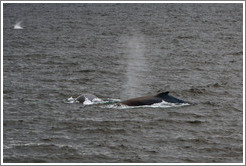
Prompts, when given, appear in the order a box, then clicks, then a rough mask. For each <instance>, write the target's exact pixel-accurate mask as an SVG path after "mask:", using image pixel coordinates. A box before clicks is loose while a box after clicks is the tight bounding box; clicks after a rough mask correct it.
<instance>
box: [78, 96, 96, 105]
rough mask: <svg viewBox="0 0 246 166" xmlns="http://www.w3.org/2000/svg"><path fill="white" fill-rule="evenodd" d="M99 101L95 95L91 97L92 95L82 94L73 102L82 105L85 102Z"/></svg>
mask: <svg viewBox="0 0 246 166" xmlns="http://www.w3.org/2000/svg"><path fill="white" fill-rule="evenodd" d="M97 99H99V98H98V97H96V96H95V95H92V94H84V95H80V96H79V97H77V98H76V99H75V102H78V103H84V102H85V101H86V100H89V101H91V102H92V101H93V100H97Z"/></svg>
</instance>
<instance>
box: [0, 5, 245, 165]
mask: <svg viewBox="0 0 246 166" xmlns="http://www.w3.org/2000/svg"><path fill="white" fill-rule="evenodd" d="M18 21H22V23H21V26H22V28H23V29H14V26H13V25H14V24H15V23H17V22H18ZM3 23H4V25H3V118H4V119H3V152H4V154H3V157H4V162H6V163H9V162H11V163H12V162H66V163H73V162H79V163H85V162H130V163H132V162H160V163H170V162H177V163H179V162H197V163H198V162H226V163H227V162H242V161H243V5H242V4H4V8H3ZM161 91H170V94H172V95H173V96H175V97H178V98H180V99H182V100H186V101H189V102H192V103H195V105H190V106H184V107H170V108H159V107H157V108H151V107H146V108H145V107H141V108H126V109H117V108H111V107H101V106H98V105H91V106H83V105H81V104H68V103H66V102H64V99H67V98H69V97H71V96H72V97H77V96H79V95H80V94H83V93H92V94H95V95H97V96H98V97H100V98H104V99H122V100H123V99H128V98H130V97H138V96H141V95H148V94H156V93H158V92H161Z"/></svg>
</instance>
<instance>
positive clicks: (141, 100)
mask: <svg viewBox="0 0 246 166" xmlns="http://www.w3.org/2000/svg"><path fill="white" fill-rule="evenodd" d="M168 93H169V92H168V91H167V92H162V93H159V94H157V95H154V96H143V97H137V98H133V99H129V100H125V101H122V102H121V104H124V105H128V106H142V105H152V104H155V103H160V102H162V101H165V102H168V103H186V102H185V101H183V100H180V99H177V98H175V97H173V96H171V95H169V94H168Z"/></svg>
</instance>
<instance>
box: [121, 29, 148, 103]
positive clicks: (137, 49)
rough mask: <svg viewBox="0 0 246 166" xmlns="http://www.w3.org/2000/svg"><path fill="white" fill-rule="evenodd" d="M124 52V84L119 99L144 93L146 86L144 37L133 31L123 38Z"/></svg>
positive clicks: (146, 67)
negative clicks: (130, 34)
mask: <svg viewBox="0 0 246 166" xmlns="http://www.w3.org/2000/svg"><path fill="white" fill-rule="evenodd" d="M123 40H124V42H123V44H124V49H125V50H124V52H125V54H124V55H125V58H123V59H124V60H125V63H126V74H125V84H124V85H123V89H122V91H121V96H120V97H121V99H128V98H132V97H137V96H141V95H143V94H146V91H147V89H146V87H144V84H145V81H146V78H147V74H146V73H147V69H148V66H147V64H146V58H145V39H144V36H143V35H140V34H139V33H134V34H133V35H132V36H130V37H125V38H124V39H123Z"/></svg>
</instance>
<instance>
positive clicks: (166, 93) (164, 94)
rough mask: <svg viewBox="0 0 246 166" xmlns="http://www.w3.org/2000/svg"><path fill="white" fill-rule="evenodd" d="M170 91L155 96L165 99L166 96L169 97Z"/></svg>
mask: <svg viewBox="0 0 246 166" xmlns="http://www.w3.org/2000/svg"><path fill="white" fill-rule="evenodd" d="M168 93H169V92H168V91H166V92H162V93H159V94H157V95H155V96H156V97H160V98H162V97H164V96H166V95H168Z"/></svg>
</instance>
